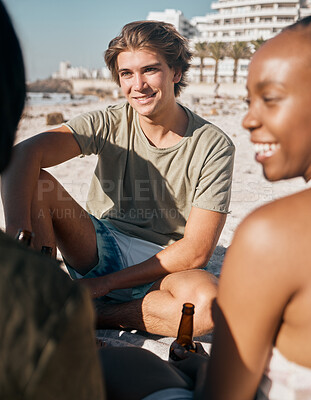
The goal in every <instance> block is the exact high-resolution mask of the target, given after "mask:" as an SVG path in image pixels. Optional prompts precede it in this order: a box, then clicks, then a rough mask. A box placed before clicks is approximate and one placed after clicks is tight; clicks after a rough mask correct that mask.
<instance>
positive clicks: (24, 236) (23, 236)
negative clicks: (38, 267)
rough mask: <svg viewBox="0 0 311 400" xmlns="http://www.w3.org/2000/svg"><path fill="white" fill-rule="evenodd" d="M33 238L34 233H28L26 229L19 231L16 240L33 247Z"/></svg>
mask: <svg viewBox="0 0 311 400" xmlns="http://www.w3.org/2000/svg"><path fill="white" fill-rule="evenodd" d="M33 236H34V234H33V233H32V232H30V231H27V230H26V229H19V230H18V232H17V234H16V236H15V239H16V240H18V241H20V242H22V243H24V244H25V245H26V246H28V247H29V246H30V245H31V241H32V238H33Z"/></svg>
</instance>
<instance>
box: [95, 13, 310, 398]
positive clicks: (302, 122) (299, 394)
mask: <svg viewBox="0 0 311 400" xmlns="http://www.w3.org/2000/svg"><path fill="white" fill-rule="evenodd" d="M247 88H248V103H249V110H248V113H247V115H246V116H245V118H244V121H243V126H244V127H245V128H246V129H248V130H249V132H250V140H251V141H252V143H254V145H255V146H254V150H255V154H256V161H257V162H259V163H260V164H261V165H262V168H263V172H264V175H265V176H266V178H267V179H268V180H270V181H278V180H281V179H290V178H294V177H300V176H301V177H303V178H304V180H305V181H306V182H310V181H311V113H310V104H311V17H307V18H305V19H303V20H301V21H298V22H297V23H296V24H294V25H292V26H290V27H288V28H287V29H285V30H284V31H283V32H282V33H281V34H279V35H278V36H276V37H275V38H273V39H271V40H269V41H268V42H267V43H265V44H264V45H263V46H262V47H261V48H260V49H259V50H258V51H257V52H256V53H255V55H254V56H253V59H252V61H251V64H250V67H249V75H248V82H247ZM308 186H310V184H308ZM310 205H311V189H310V187H309V188H307V190H304V191H302V192H300V193H296V194H293V195H290V196H287V197H284V198H282V199H279V200H277V201H274V202H272V203H270V204H266V205H265V206H263V207H261V208H259V209H258V210H256V211H254V212H253V213H251V214H250V215H249V216H248V217H247V218H246V219H245V220H244V221H243V222H242V224H241V225H240V226H239V228H238V229H237V232H236V234H235V237H234V239H233V242H232V245H231V246H230V248H229V250H228V252H227V254H226V258H225V262H224V266H223V269H222V273H221V277H220V282H219V291H218V295H217V301H216V302H215V307H214V308H213V310H214V319H215V329H214V335H213V343H212V351H211V357H210V359H209V360H208V358H206V357H203V356H202V355H199V354H194V353H189V352H188V353H187V352H185V350H184V349H179V353H178V355H179V356H180V357H182V356H184V357H187V358H186V359H185V360H183V361H179V362H177V363H176V366H177V367H179V368H180V369H181V370H182V371H183V372H184V373H187V374H188V375H189V376H190V377H192V378H193V380H194V381H195V383H196V387H195V390H194V392H193V391H192V389H193V388H192V385H191V384H189V383H188V382H187V380H185V379H183V380H181V379H180V376H176V373H175V372H176V371H175V370H174V368H170V364H168V363H165V362H164V361H162V360H161V359H159V358H158V357H156V356H155V355H154V354H152V355H151V354H150V353H148V354H146V350H143V349H137V348H136V349H132V348H131V349H126V348H118V349H113V348H110V349H106V350H105V349H103V350H101V354H102V362H103V364H104V366H105V367H106V368H105V369H104V371H105V375H106V381H107V384H108V386H107V393H108V394H109V398H113V399H124V398H125V397H127V396H126V393H127V392H128V393H131V394H132V395H131V399H132V400H135V399H139V400H141V399H144V400H157V399H161V400H165V399H170V400H172V399H179V400H180V399H184V400H186V399H189V400H191V399H204V400H207V399H208V400H229V399H230V400H254V399H256V400H267V399H269V400H289V399H297V400H298V399H299V400H309V399H311V340H310V338H311V312H310V310H311V253H310V243H311V207H310ZM195 318H196V317H195ZM199 348H201V347H200V346H199ZM120 360H121V362H120ZM122 362H123V364H122ZM129 365H132V369H131V372H130V375H131V376H130V377H129V369H130V368H129V367H128V366H129ZM116 366H117V368H116ZM153 370H155V371H156V372H155V373H156V374H157V375H156V376H157V379H154V376H155V375H152V378H153V379H148V375H144V374H145V372H146V373H149V375H151V374H152V372H151V371H153ZM116 371H118V375H117V376H118V379H119V380H122V382H123V385H117V384H116V379H115V378H114V375H115V372H116ZM132 371H133V372H132ZM134 371H135V372H134ZM134 373H135V374H136V376H140V378H141V382H143V383H142V384H141V385H137V381H136V380H135V379H134V378H133V374H134ZM127 378H129V380H125V379H127ZM156 382H158V384H156ZM125 389H126V391H127V392H126V391H125ZM189 389H190V390H189Z"/></svg>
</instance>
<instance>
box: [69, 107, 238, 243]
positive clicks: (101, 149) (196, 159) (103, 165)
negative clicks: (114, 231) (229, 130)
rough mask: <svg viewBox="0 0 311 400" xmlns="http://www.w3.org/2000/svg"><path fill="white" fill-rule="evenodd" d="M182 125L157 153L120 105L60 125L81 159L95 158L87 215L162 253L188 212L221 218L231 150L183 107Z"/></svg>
mask: <svg viewBox="0 0 311 400" xmlns="http://www.w3.org/2000/svg"><path fill="white" fill-rule="evenodd" d="M183 108H184V109H185V111H186V113H187V115H188V118H189V123H188V127H187V131H186V134H185V136H184V137H183V138H182V139H181V140H180V141H179V142H178V143H177V144H176V145H174V146H171V147H168V148H157V147H155V146H152V145H151V144H150V143H149V141H148V139H147V138H146V136H145V135H144V133H143V131H142V129H141V127H140V123H139V118H138V114H137V112H136V111H135V110H134V109H133V108H132V107H131V106H130V105H129V104H128V103H127V102H126V103H124V104H119V105H115V106H109V107H107V108H106V109H104V110H98V111H94V112H89V113H85V114H82V115H80V116H78V117H76V118H73V119H72V120H70V121H69V122H68V123H67V126H68V127H69V128H70V129H71V130H72V132H73V134H74V137H75V139H76V140H77V142H78V144H79V146H80V148H81V152H82V154H83V155H90V154H97V155H98V163H97V166H96V169H95V172H94V175H93V178H92V181H91V184H90V188H89V194H88V200H87V210H88V211H89V212H90V213H91V214H92V215H94V216H95V217H97V218H106V219H108V220H109V221H110V222H111V223H112V224H113V225H114V226H115V227H116V228H118V229H119V230H120V231H121V232H124V233H126V234H129V235H132V236H135V237H138V238H141V239H145V240H148V241H151V242H153V243H157V244H160V245H163V246H166V245H169V244H171V243H173V242H174V241H176V240H179V239H181V238H182V237H183V234H184V228H185V224H186V222H187V219H188V216H189V213H190V210H191V208H192V207H198V208H202V209H206V210H213V211H217V212H221V213H227V212H228V208H229V201H230V191H231V180H232V171H233V157H234V145H233V143H232V141H231V140H230V139H229V137H228V136H226V135H225V134H224V133H223V132H222V131H221V130H220V129H219V128H217V127H216V126H215V125H213V124H211V123H210V122H207V121H205V120H204V119H202V118H201V117H199V116H198V115H196V114H194V113H193V112H191V111H190V110H188V109H187V108H186V107H183Z"/></svg>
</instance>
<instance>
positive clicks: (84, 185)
mask: <svg viewBox="0 0 311 400" xmlns="http://www.w3.org/2000/svg"><path fill="white" fill-rule="evenodd" d="M218 94H219V96H220V97H219V98H215V97H214V87H213V85H209V86H208V85H206V84H205V85H203V84H202V85H191V86H189V87H188V88H187V89H186V90H185V91H184V93H183V94H182V95H181V97H180V99H179V101H180V102H181V103H182V104H184V105H186V106H188V107H189V108H190V109H192V110H193V111H195V112H196V113H197V114H199V115H200V116H202V117H203V118H205V119H207V120H208V121H210V122H212V123H214V124H216V125H218V126H219V127H220V128H221V129H223V131H224V132H225V133H226V134H227V135H228V136H229V137H231V138H232V140H233V142H234V143H235V146H236V158H235V168H234V176H233V187H232V200H231V212H230V214H229V215H228V218H227V222H226V225H225V227H224V229H223V232H222V234H221V237H220V240H219V243H218V245H217V248H216V250H215V253H214V255H213V257H212V259H211V262H210V270H211V271H212V272H214V273H215V274H218V273H219V271H220V267H221V264H222V261H223V257H224V254H225V251H226V249H227V248H228V246H229V245H230V243H231V241H232V236H233V234H234V231H235V229H236V227H237V226H238V224H239V223H240V222H241V220H242V219H243V218H244V217H245V216H246V215H247V214H249V213H250V212H251V211H252V210H253V209H254V208H257V207H258V206H260V205H262V204H265V203H267V202H270V201H272V200H274V199H276V198H278V197H282V196H284V195H287V194H290V193H293V192H296V191H299V190H302V189H304V188H305V183H304V181H303V179H292V180H290V181H281V182H277V183H269V182H267V181H266V180H265V179H264V177H263V176H262V172H261V166H260V165H257V164H256V163H255V161H254V149H253V146H252V144H251V143H250V141H249V134H248V132H247V131H245V130H244V129H243V128H242V127H241V121H242V118H243V116H244V115H245V113H246V109H247V106H246V104H245V103H244V102H243V100H242V99H243V96H245V89H244V86H243V85H224V84H222V85H220V88H219V91H218ZM120 101H124V99H123V98H116V92H115V93H114V97H113V96H106V97H104V98H102V99H100V100H98V102H92V103H85V104H78V105H77V104H75V103H73V104H68V105H55V106H42V105H41V106H26V108H25V111H24V116H23V118H22V120H21V123H20V126H19V129H18V132H17V138H16V141H17V142H19V141H21V140H24V139H26V138H28V137H31V136H32V135H34V134H36V133H39V132H43V131H46V130H48V129H49V128H52V127H49V126H47V125H46V115H47V114H48V113H50V112H62V113H63V115H64V118H65V120H69V119H70V118H72V117H74V116H76V115H78V114H79V113H81V112H85V111H91V110H95V109H101V108H104V107H105V106H107V105H108V104H114V103H116V102H120ZM95 163H96V157H95V156H90V157H84V158H82V159H81V158H79V157H78V158H76V159H73V160H70V161H68V162H66V163H64V164H62V165H59V166H57V167H53V168H50V169H49V171H50V172H51V173H52V174H53V175H54V176H55V177H56V178H57V179H58V180H59V181H60V182H61V183H62V184H63V186H64V187H65V188H66V189H67V190H68V192H69V193H70V194H71V195H72V196H73V197H74V198H75V199H76V200H77V201H78V202H79V203H80V204H81V205H82V206H84V205H85V201H86V195H87V192H88V187H89V183H90V178H91V175H92V172H93V169H94V166H95ZM4 225H5V224H4V217H3V209H2V204H0V228H2V229H3V228H4ZM98 336H101V337H104V338H105V337H106V338H107V336H109V337H110V338H111V342H112V343H116V342H118V341H120V342H122V338H121V337H122V334H120V332H118V331H111V332H110V333H109V334H108V333H107V331H104V332H99V335H98ZM136 338H137V337H136ZM153 339H154V338H151V337H147V336H146V335H141V336H139V338H138V339H137V340H138V341H137V340H136V341H135V340H130V339H126V340H125V342H126V341H128V342H130V343H134V344H137V345H140V346H143V347H145V348H149V349H151V350H153V351H155V352H156V353H158V354H159V353H161V352H162V353H163V358H165V354H166V351H167V346H168V342H166V341H165V340H164V341H162V342H161V340H160V341H159V340H158V339H155V340H157V341H158V343H157V346H158V345H159V344H160V345H161V346H162V347H161V349H160V348H158V347H154V346H153V344H152V343H154V342H153ZM108 341H109V340H108ZM150 343H151V344H150ZM163 346H164V347H163ZM159 355H161V354H159Z"/></svg>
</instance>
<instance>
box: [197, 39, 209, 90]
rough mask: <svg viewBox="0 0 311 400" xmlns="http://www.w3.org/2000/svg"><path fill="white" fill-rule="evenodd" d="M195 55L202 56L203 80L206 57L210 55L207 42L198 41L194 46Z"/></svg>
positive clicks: (201, 73) (201, 69) (201, 72)
mask: <svg viewBox="0 0 311 400" xmlns="http://www.w3.org/2000/svg"><path fill="white" fill-rule="evenodd" d="M194 55H195V57H199V58H200V82H203V69H204V58H205V57H207V56H208V51H207V43H206V42H198V43H196V44H195V46H194Z"/></svg>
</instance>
